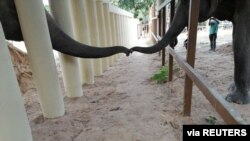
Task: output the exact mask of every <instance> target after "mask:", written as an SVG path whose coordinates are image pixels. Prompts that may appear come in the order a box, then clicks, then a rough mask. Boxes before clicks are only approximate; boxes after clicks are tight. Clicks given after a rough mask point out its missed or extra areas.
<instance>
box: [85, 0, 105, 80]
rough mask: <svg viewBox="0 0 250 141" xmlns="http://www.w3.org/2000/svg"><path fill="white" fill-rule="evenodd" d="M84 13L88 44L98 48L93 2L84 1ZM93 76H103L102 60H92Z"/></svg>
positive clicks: (91, 0)
mask: <svg viewBox="0 0 250 141" xmlns="http://www.w3.org/2000/svg"><path fill="white" fill-rule="evenodd" d="M85 4H86V6H85V7H86V11H87V13H88V22H89V31H90V41H91V42H90V43H91V45H93V46H100V43H99V29H98V24H97V21H98V20H97V13H96V2H95V0H85ZM94 74H95V75H96V76H100V75H102V74H103V68H102V59H94Z"/></svg>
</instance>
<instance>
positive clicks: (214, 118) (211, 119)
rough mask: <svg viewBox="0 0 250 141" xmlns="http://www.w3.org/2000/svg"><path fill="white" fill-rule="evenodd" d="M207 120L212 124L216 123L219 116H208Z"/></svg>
mask: <svg viewBox="0 0 250 141" xmlns="http://www.w3.org/2000/svg"><path fill="white" fill-rule="evenodd" d="M205 120H206V122H208V123H209V124H211V125H215V124H216V123H217V118H216V117H213V116H208V117H207V118H205Z"/></svg>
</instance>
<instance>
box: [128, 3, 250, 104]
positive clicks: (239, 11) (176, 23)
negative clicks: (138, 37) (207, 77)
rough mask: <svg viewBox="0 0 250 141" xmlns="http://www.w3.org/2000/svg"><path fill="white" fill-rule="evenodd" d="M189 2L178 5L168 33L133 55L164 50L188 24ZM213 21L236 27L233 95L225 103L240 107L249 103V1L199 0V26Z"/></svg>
mask: <svg viewBox="0 0 250 141" xmlns="http://www.w3.org/2000/svg"><path fill="white" fill-rule="evenodd" d="M188 10H189V0H179V5H178V8H177V11H176V14H175V17H174V20H173V23H172V24H171V26H170V28H169V30H168V31H167V32H166V34H165V35H164V37H163V38H162V40H161V41H159V42H158V43H157V44H155V45H153V46H151V47H147V48H144V47H134V48H132V50H133V51H138V52H141V53H146V54H150V53H155V52H158V51H160V50H161V49H163V48H165V47H166V46H167V45H168V44H169V43H170V42H171V41H172V40H173V39H175V38H176V37H177V36H178V35H179V34H180V33H181V31H182V30H183V29H184V28H185V27H186V26H187V24H188V16H189V15H188ZM210 17H215V18H217V19H219V20H228V21H231V22H232V23H233V51H234V65H235V66H234V91H233V92H232V93H230V94H228V95H227V97H226V100H227V101H229V102H235V103H238V104H247V103H249V102H250V96H249V89H250V0H200V15H199V22H203V21H206V20H207V19H209V18H210Z"/></svg>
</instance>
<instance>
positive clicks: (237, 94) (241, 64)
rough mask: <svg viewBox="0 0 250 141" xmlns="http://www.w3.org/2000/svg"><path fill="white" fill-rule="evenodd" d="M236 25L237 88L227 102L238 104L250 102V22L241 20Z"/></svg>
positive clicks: (235, 71) (235, 66) (234, 36)
mask: <svg viewBox="0 0 250 141" xmlns="http://www.w3.org/2000/svg"><path fill="white" fill-rule="evenodd" d="M239 21H240V22H237V23H236V24H234V32H233V48H234V82H235V88H234V91H233V92H232V93H230V94H229V95H227V97H226V100H227V101H229V102H234V103H238V104H247V103H249V102H250V97H249V88H250V27H249V26H248V25H250V21H246V20H239Z"/></svg>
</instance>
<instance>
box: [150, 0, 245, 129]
mask: <svg viewBox="0 0 250 141" xmlns="http://www.w3.org/2000/svg"><path fill="white" fill-rule="evenodd" d="M173 1H175V0H172V1H171V0H166V1H165V2H164V3H163V4H161V5H160V6H159V7H158V12H159V13H161V10H162V9H165V7H166V5H168V4H169V3H170V2H171V3H173ZM199 5H200V0H190V7H189V18H190V19H189V25H190V26H189V28H188V38H189V42H188V50H187V58H186V59H183V58H182V57H180V56H179V55H178V54H177V53H176V52H175V51H174V49H173V48H171V47H168V51H169V55H170V59H169V60H168V61H169V68H170V69H172V68H173V60H172V59H171V57H173V58H174V59H175V60H176V62H177V63H178V64H179V65H180V67H181V68H182V69H183V70H184V71H185V73H186V77H185V88H184V106H183V114H184V116H190V113H191V99H192V88H193V83H194V84H195V85H196V86H197V87H198V88H199V89H200V91H201V92H202V93H203V94H204V95H205V97H206V98H207V100H208V101H209V102H210V104H211V105H212V106H213V107H214V109H215V110H216V111H217V113H218V114H219V115H220V116H221V118H222V119H223V120H224V121H225V123H227V124H246V122H245V120H243V119H242V117H241V116H240V115H239V114H238V113H237V112H236V111H235V110H234V109H233V108H232V107H231V106H230V105H229V103H228V102H227V101H226V100H225V99H224V98H223V97H222V96H221V95H220V94H219V93H218V91H216V90H215V89H214V88H213V87H212V86H211V85H210V84H209V83H208V82H207V81H206V79H205V78H203V77H202V76H201V75H200V74H199V73H198V72H197V71H196V70H195V69H194V64H195V52H196V36H197V25H198V16H199ZM161 18H162V16H159V19H158V20H159V21H162V20H164V19H161ZM158 26H160V27H159V28H158V30H160V31H158V33H165V29H164V28H162V27H161V26H162V25H159V24H158ZM163 31H164V32H163ZM151 34H152V35H153V36H154V39H155V40H156V42H158V41H159V38H157V35H155V33H151ZM162 55H164V54H162ZM163 61H165V60H163ZM169 72H171V73H169V77H170V78H172V75H173V73H172V70H170V71H169ZM170 81H171V79H170Z"/></svg>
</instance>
